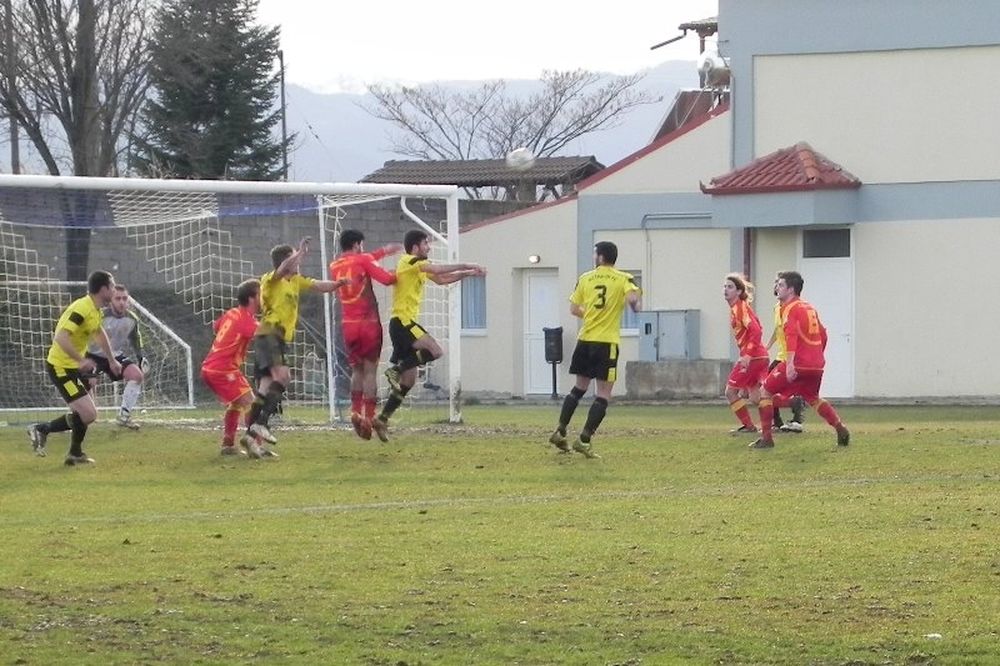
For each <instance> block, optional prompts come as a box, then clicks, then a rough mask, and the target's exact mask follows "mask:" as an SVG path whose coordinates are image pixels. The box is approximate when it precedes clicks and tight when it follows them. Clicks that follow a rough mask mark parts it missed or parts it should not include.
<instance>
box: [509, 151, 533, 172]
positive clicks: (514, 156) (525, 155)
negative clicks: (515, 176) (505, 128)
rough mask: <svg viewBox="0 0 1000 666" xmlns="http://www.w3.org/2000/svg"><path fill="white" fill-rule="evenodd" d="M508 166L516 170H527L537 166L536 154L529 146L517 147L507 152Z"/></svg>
mask: <svg viewBox="0 0 1000 666" xmlns="http://www.w3.org/2000/svg"><path fill="white" fill-rule="evenodd" d="M507 166H509V167H510V168H511V169H514V170H515V171H527V170H528V169H530V168H531V167H533V166H535V154H534V153H533V152H531V150H529V149H528V148H515V149H514V150H512V151H510V152H509V153H507Z"/></svg>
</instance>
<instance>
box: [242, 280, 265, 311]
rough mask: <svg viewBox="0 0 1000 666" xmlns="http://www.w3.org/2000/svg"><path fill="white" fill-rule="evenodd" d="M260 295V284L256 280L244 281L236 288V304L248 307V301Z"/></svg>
mask: <svg viewBox="0 0 1000 666" xmlns="http://www.w3.org/2000/svg"><path fill="white" fill-rule="evenodd" d="M259 294H260V282H259V281H258V280H244V281H243V282H240V284H239V286H238V287H236V302H237V303H239V304H240V305H242V306H243V307H246V306H248V305H250V299H251V298H253V297H254V296H257V295H259Z"/></svg>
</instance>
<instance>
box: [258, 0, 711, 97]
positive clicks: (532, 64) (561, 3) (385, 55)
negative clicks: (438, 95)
mask: <svg viewBox="0 0 1000 666" xmlns="http://www.w3.org/2000/svg"><path fill="white" fill-rule="evenodd" d="M587 4H588V3H581V2H579V0H577V1H576V2H566V1H565V0H551V1H549V2H539V1H538V0H503V2H497V3H491V2H476V1H475V0H473V1H472V2H470V1H469V0H461V1H459V0H427V1H425V2H413V1H412V0H411V1H409V2H399V1H397V0H388V1H387V0H360V1H359V0H351V1H349V2H333V1H331V0H260V5H259V10H258V18H259V20H260V22H261V23H263V24H265V25H280V26H281V46H282V49H283V50H284V54H285V67H286V80H287V81H288V82H289V83H296V84H299V85H302V86H305V87H307V88H310V89H312V90H315V91H317V92H361V91H363V89H364V85H365V84H366V83H371V82H376V81H379V82H403V83H419V82H423V81H433V80H480V79H490V78H505V79H518V78H525V79H537V78H539V76H540V74H541V73H542V71H543V70H545V69H551V70H569V69H577V68H581V69H588V70H593V71H602V72H612V73H615V74H630V73H633V72H636V71H638V70H640V69H644V68H646V67H653V66H655V65H657V64H659V63H661V62H664V61H666V60H694V59H696V58H697V57H698V37H697V35H695V34H694V33H688V36H687V37H686V38H685V39H682V40H680V41H679V42H675V43H674V44H671V45H669V46H665V47H662V48H659V49H657V50H655V51H650V50H649V47H650V46H652V45H653V44H657V43H659V42H662V41H665V40H667V39H669V38H671V37H674V36H676V35H678V34H680V33H679V32H678V30H677V26H678V25H680V24H681V23H684V22H686V21H695V20H699V19H703V18H706V17H709V16H715V14H716V12H717V10H718V0H673V1H671V0H662V1H660V2H634V1H633V2H621V3H615V2H606V3H589V4H591V6H593V7H595V8H596V10H597V11H588V10H581V8H582V7H585V6H586V5H587ZM516 26H521V27H516Z"/></svg>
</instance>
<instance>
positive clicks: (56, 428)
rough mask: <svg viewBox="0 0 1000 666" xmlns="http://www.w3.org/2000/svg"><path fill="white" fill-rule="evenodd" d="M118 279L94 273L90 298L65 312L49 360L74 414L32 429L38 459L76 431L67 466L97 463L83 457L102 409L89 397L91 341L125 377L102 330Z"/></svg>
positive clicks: (116, 372) (112, 368)
mask: <svg viewBox="0 0 1000 666" xmlns="http://www.w3.org/2000/svg"><path fill="white" fill-rule="evenodd" d="M114 288H115V279H114V277H113V276H112V275H111V273H108V272H107V271H94V272H93V273H91V274H90V276H89V277H88V278H87V295H86V296H83V297H81V298H78V299H76V300H75V301H73V302H72V303H70V304H69V307H67V308H66V310H65V311H63V313H62V316H60V317H59V321H58V322H56V329H55V334H54V335H53V337H52V346H51V347H50V348H49V354H48V357H47V358H46V360H45V369H46V371H47V372H48V375H49V379H50V380H51V381H52V383H53V384H54V385H55V387H56V389H57V390H58V391H59V395H60V396H62V399H63V400H64V401H65V402H66V404H67V405H68V406H69V409H70V413H69V414H66V415H64V416H60V417H58V418H55V419H53V420H52V421H50V422H49V423H35V424H33V425H31V426H29V427H28V436H29V437H31V447H32V448H33V449H34V450H35V455H37V456H44V455H46V451H45V443H46V439H47V438H48V436H49V435H50V434H52V433H54V432H64V431H66V430H69V431H71V434H70V441H69V454H68V455H67V456H66V459H65V461H64V462H65V463H66V464H67V465H87V464H91V463H93V462H94V459H93V458H91V457H90V456H88V455H87V454H86V453H84V452H83V440H84V438H85V437H86V436H87V426H89V425H90V424H91V423H93V422H94V421H96V420H97V406H96V405H95V404H94V398H93V397H92V396H91V395H90V391H89V386H88V382H87V379H88V378H87V375H89V374H92V373H93V372H94V370H95V364H94V361H93V360H92V359H90V358H87V356H86V351H87V343H88V342H89V341H90V339H91V337H93V338H95V339H96V340H97V343H98V346H99V347H100V349H101V351H103V352H104V357H105V358H106V359H107V360H108V369H109V370H110V371H111V373H112V374H114V375H120V374H121V371H122V367H121V364H120V363H119V362H118V360H117V359H116V358H115V356H114V354H112V353H111V342H110V341H109V340H108V336H107V334H105V332H104V329H103V328H102V327H101V308H103V307H105V306H106V305H108V304H109V303H110V302H111V297H112V294H113V293H114Z"/></svg>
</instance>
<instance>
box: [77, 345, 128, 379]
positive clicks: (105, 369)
mask: <svg viewBox="0 0 1000 666" xmlns="http://www.w3.org/2000/svg"><path fill="white" fill-rule="evenodd" d="M87 358H89V359H90V360H91V361H93V362H94V366H95V367H96V368H97V372H100V373H103V374H105V375H107V376H108V377H110V378H111V381H113V382H120V381H121V380H122V376H123V375H124V374H125V368H127V367H128V366H130V365H135V361H133V360H132V359H130V358H129V357H128V356H126V355H125V354H118V355H117V356H115V360H116V361H118V362H119V363H121V364H122V371H121V374H118V375H115V374H112V373H111V365H110V364H109V363H108V359H106V358H104V357H103V356H101V355H100V354H91V353H90V352H87Z"/></svg>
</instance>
